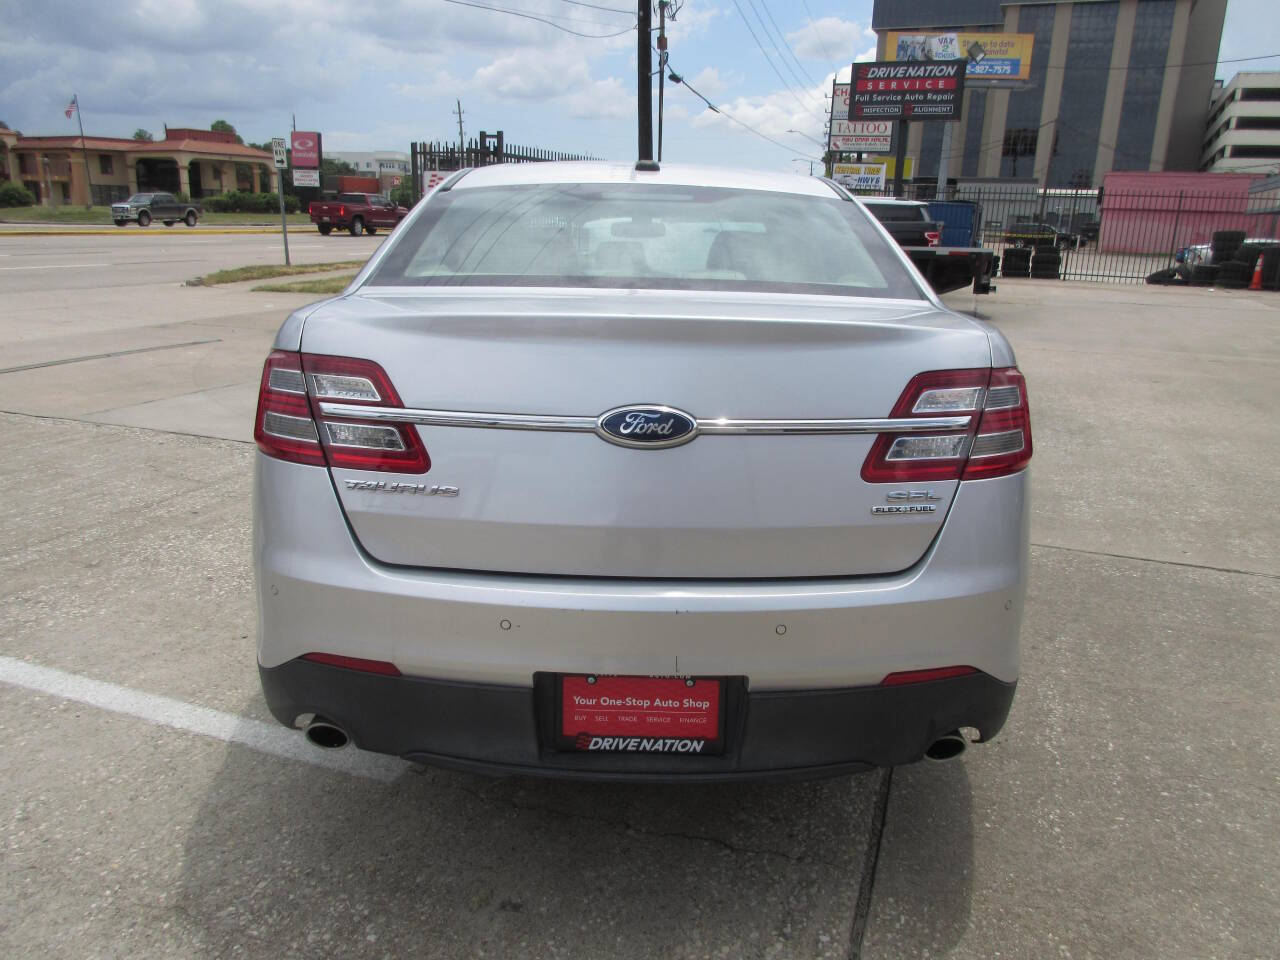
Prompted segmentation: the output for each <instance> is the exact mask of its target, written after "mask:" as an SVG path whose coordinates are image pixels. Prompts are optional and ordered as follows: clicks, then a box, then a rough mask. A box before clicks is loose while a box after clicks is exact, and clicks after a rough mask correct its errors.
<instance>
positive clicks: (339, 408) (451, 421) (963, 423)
mask: <svg viewBox="0 0 1280 960" xmlns="http://www.w3.org/2000/svg"><path fill="white" fill-rule="evenodd" d="M320 412H321V413H322V414H324V415H325V416H329V417H352V418H355V419H359V420H377V421H382V422H388V423H413V424H417V425H419V426H423V427H480V428H488V429H490V430H546V431H553V432H557V433H595V432H596V424H597V422H598V421H599V417H558V416H545V415H539V414H524V413H470V412H464V411H460V410H424V409H419V408H413V407H406V408H400V407H373V406H365V405H364V404H358V403H329V402H327V401H323V400H322V401H321V402H320ZM972 419H973V418H972V417H971V416H968V415H965V416H958V417H912V418H905V417H904V418H896V419H840V420H731V419H728V418H724V417H719V418H709V419H699V420H698V429H697V433H705V434H711V435H714V434H721V435H725V436H747V435H750V436H793V435H803V434H810V435H822V434H859V433H863V434H865V433H928V432H930V431H936V430H967V429H968V427H969V424H970V422H971V421H972Z"/></svg>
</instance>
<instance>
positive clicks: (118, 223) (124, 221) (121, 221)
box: [115, 220, 129, 227]
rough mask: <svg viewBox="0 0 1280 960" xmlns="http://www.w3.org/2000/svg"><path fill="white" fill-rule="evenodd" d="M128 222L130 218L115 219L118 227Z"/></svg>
mask: <svg viewBox="0 0 1280 960" xmlns="http://www.w3.org/2000/svg"><path fill="white" fill-rule="evenodd" d="M128 222H129V221H128V220H117V221H115V224H116V226H117V227H123V226H124V225H125V224H126V223H128Z"/></svg>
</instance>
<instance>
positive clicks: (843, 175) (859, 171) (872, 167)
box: [831, 163, 885, 190]
mask: <svg viewBox="0 0 1280 960" xmlns="http://www.w3.org/2000/svg"><path fill="white" fill-rule="evenodd" d="M831 173H832V179H833V180H835V182H836V183H839V184H842V185H844V186H846V187H848V188H849V189H850V190H883V189H884V183H885V165H884V164H883V163H837V164H835V165H834V166H833V167H832V171H831Z"/></svg>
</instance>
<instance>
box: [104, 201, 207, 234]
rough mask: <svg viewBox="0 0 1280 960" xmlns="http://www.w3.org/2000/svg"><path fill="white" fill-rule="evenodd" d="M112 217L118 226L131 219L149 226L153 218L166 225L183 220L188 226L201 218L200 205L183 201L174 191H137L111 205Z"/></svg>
mask: <svg viewBox="0 0 1280 960" xmlns="http://www.w3.org/2000/svg"><path fill="white" fill-rule="evenodd" d="M111 219H112V220H113V221H114V222H115V225H116V226H117V227H123V226H124V225H125V224H126V223H129V222H130V221H132V222H135V223H137V224H138V226H140V227H149V226H151V221H152V220H159V221H160V222H161V223H163V224H164V225H165V226H166V227H172V226H173V225H174V224H175V223H177V222H178V221H179V220H181V221H182V222H183V223H185V224H186V225H187V226H188V227H194V226H195V225H196V221H197V220H199V219H200V205H199V204H196V203H190V202H186V203H183V202H181V201H179V200H178V198H177V197H175V196H174V195H173V194H172V193H135V194H134V195H133V196H132V197H130V198H129V199H128V200H125V201H123V202H121V203H113V204H112V205H111Z"/></svg>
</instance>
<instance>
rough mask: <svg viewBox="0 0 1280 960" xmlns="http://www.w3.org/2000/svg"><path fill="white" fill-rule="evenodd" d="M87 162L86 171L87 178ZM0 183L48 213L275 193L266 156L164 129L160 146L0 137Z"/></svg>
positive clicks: (211, 136) (215, 134)
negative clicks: (57, 208) (161, 195)
mask: <svg viewBox="0 0 1280 960" xmlns="http://www.w3.org/2000/svg"><path fill="white" fill-rule="evenodd" d="M86 160H87V162H88V170H87V171H86V169H85V166H86ZM0 178H5V179H9V180H13V181H16V182H18V183H21V184H22V185H23V186H25V187H26V188H27V189H28V190H30V191H31V192H32V194H33V195H35V197H36V198H37V200H38V202H39V203H41V204H43V205H46V206H50V205H57V204H63V203H69V204H85V203H88V202H89V196H90V192H91V188H92V195H93V202H94V203H95V204H98V205H104V204H109V203H112V202H114V201H116V200H122V199H124V198H126V197H128V196H130V195H131V194H134V193H145V192H146V191H148V190H163V191H167V192H169V193H179V192H181V193H185V194H187V196H189V197H191V199H193V200H198V199H200V198H201V197H210V196H214V195H215V194H219V193H226V192H229V191H231V190H245V191H252V192H254V193H259V192H264V191H274V190H275V189H276V169H275V165H274V163H273V161H272V156H271V154H270V153H266V152H264V151H262V150H257V149H255V148H253V147H248V146H245V145H244V144H240V143H236V142H235V135H234V134H231V133H222V132H220V131H213V130H193V129H186V128H176V127H166V128H165V138H164V139H163V140H155V141H149V140H126V139H123V138H119V137H85V138H84V139H83V140H82V139H81V138H80V137H78V136H75V137H24V136H22V135H21V134H18V133H15V132H13V131H8V130H0Z"/></svg>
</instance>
